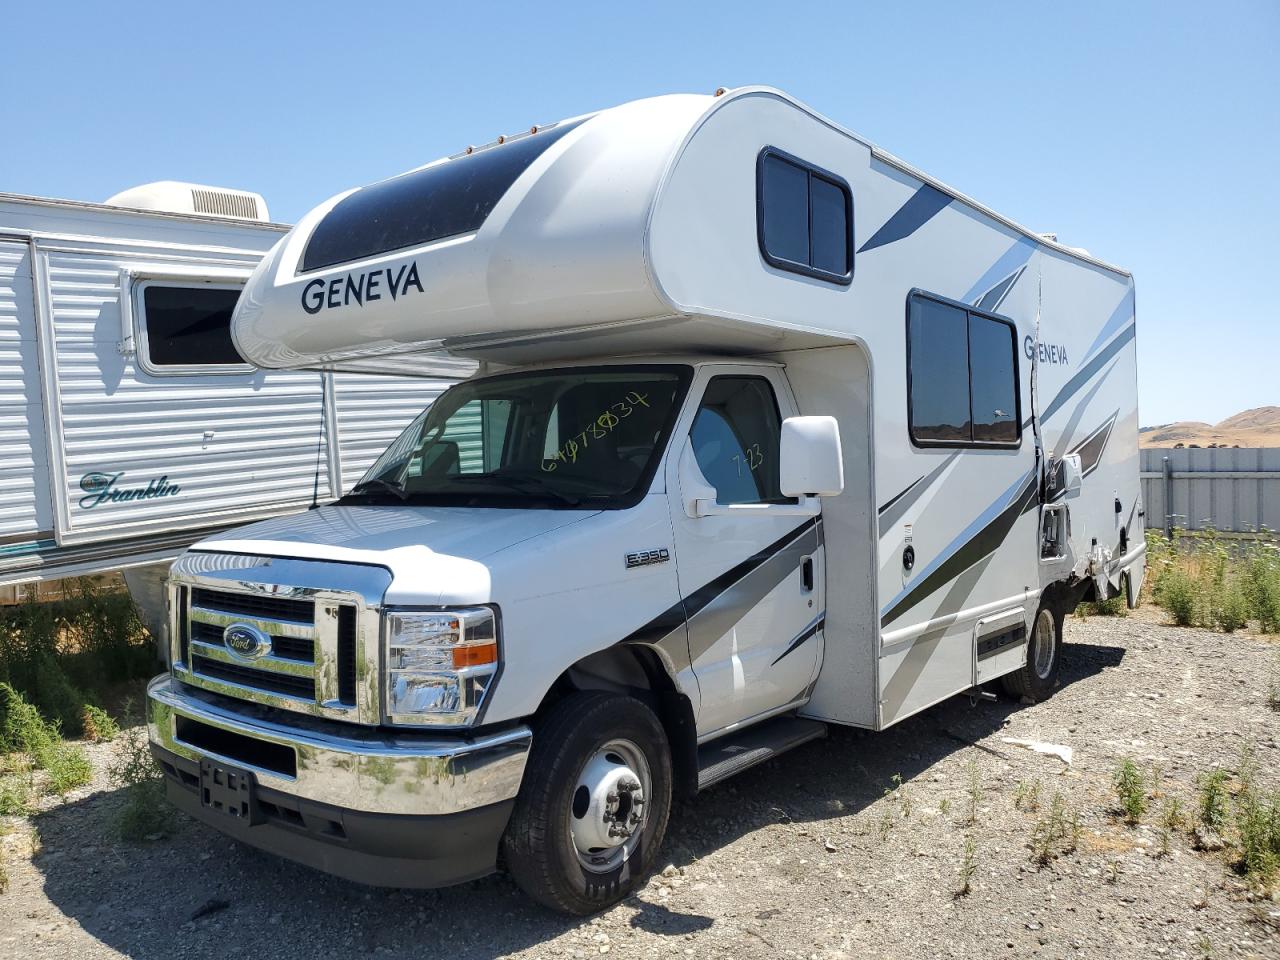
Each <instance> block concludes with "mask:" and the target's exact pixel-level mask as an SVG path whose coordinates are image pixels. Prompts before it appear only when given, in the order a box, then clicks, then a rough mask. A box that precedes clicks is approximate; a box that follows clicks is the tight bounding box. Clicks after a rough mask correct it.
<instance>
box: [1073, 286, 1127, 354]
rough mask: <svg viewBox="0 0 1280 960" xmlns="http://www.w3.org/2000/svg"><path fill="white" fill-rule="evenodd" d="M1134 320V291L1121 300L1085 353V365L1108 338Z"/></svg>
mask: <svg viewBox="0 0 1280 960" xmlns="http://www.w3.org/2000/svg"><path fill="white" fill-rule="evenodd" d="M1132 319H1133V291H1132V290H1129V291H1127V292H1126V293H1125V295H1124V296H1123V297H1122V298H1121V300H1120V305H1119V306H1118V307H1116V308H1115V310H1114V311H1113V312H1112V314H1111V316H1110V317H1109V318H1108V319H1107V322H1106V323H1104V324H1103V325H1102V332H1101V333H1099V334H1098V336H1097V337H1096V338H1095V339H1094V341H1093V343H1091V344H1089V349H1088V350H1086V351H1085V352H1084V360H1083V362H1084V363H1088V362H1089V359H1090V358H1091V357H1092V356H1093V355H1094V353H1096V352H1097V350H1098V348H1099V347H1101V346H1102V345H1103V344H1104V343H1106V342H1107V338H1108V337H1110V336H1111V335H1112V334H1113V333H1115V332H1116V331H1117V330H1119V329H1120V328H1121V327H1122V326H1124V325H1125V324H1126V323H1128V322H1129V321H1130V320H1132Z"/></svg>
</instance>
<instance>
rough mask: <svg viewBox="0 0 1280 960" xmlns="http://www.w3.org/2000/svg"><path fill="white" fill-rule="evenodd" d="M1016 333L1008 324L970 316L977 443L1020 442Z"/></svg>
mask: <svg viewBox="0 0 1280 960" xmlns="http://www.w3.org/2000/svg"><path fill="white" fill-rule="evenodd" d="M1013 351H1014V338H1013V329H1012V328H1011V327H1010V326H1009V325H1008V324H1006V323H1001V322H1000V321H998V320H990V319H988V318H986V317H980V316H978V315H977V314H970V315H969V382H970V384H971V387H970V393H971V395H972V401H971V403H970V406H971V409H972V416H973V439H974V440H975V441H976V442H978V443H1016V442H1017V440H1018V415H1017V409H1018V398H1017V373H1016V372H1015V370H1014V360H1013Z"/></svg>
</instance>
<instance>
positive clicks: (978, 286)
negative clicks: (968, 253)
mask: <svg viewBox="0 0 1280 960" xmlns="http://www.w3.org/2000/svg"><path fill="white" fill-rule="evenodd" d="M1035 249H1036V244H1035V241H1034V240H1031V239H1029V238H1028V237H1022V238H1021V239H1019V240H1015V241H1014V244H1013V246H1012V247H1010V248H1009V249H1008V250H1006V251H1005V252H1004V253H1003V254H1002V255H1001V257H1000V259H999V260H997V261H996V262H995V263H993V264H992V265H991V268H990V269H989V270H987V272H986V273H984V274H983V275H982V276H981V277H979V278H978V280H977V282H976V283H975V284H974V285H973V286H972V287H970V288H969V292H968V293H966V294H965V295H964V296H963V297H961V298H960V299H961V300H963V301H964V302H965V303H976V302H977V300H978V298H979V297H981V296H982V295H983V294H984V293H986V292H987V291H988V290H990V289H991V288H992V287H994V286H995V285H996V284H997V283H999V282H1000V281H1001V280H1004V279H1005V278H1006V277H1008V276H1009V274H1011V273H1013V272H1014V271H1015V270H1017V269H1018V268H1019V267H1022V266H1025V265H1026V263H1027V261H1028V260H1030V259H1031V254H1032V253H1033V252H1034V251H1035Z"/></svg>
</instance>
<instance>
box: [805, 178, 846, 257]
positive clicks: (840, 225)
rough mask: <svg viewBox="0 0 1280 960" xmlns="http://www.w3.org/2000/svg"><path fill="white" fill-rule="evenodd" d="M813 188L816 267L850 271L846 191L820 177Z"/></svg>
mask: <svg viewBox="0 0 1280 960" xmlns="http://www.w3.org/2000/svg"><path fill="white" fill-rule="evenodd" d="M810 190H811V191H812V196H811V201H810V208H811V212H812V216H813V224H812V226H811V227H810V233H811V236H812V238H813V240H812V243H813V259H812V263H813V266H814V267H815V268H816V269H818V270H825V271H827V272H828V273H838V274H844V273H848V271H849V221H848V219H847V217H846V215H845V214H846V208H845V192H844V190H842V189H841V188H840V187H838V186H836V185H835V184H834V183H831V182H830V181H827V180H823V179H821V178H819V177H814V178H813V180H812V183H811V185H810Z"/></svg>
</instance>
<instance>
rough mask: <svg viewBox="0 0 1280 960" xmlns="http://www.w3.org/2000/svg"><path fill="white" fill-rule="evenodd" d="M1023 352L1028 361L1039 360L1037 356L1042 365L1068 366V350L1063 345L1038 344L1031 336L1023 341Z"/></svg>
mask: <svg viewBox="0 0 1280 960" xmlns="http://www.w3.org/2000/svg"><path fill="white" fill-rule="evenodd" d="M1022 352H1023V353H1025V354H1026V355H1027V359H1028V360H1034V359H1037V354H1038V357H1039V360H1040V362H1041V363H1058V364H1066V363H1069V362H1070V361H1068V360H1067V348H1066V346H1064V345H1063V344H1061V343H1036V342H1035V340H1033V339H1032V338H1031V337H1030V336H1028V337H1026V338H1025V339H1023V341H1022Z"/></svg>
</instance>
